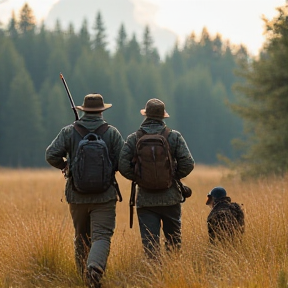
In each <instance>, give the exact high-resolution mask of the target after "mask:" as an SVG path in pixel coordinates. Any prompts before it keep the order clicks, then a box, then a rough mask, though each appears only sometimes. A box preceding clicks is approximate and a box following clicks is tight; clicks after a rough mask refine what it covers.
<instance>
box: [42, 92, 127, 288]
mask: <svg viewBox="0 0 288 288" xmlns="http://www.w3.org/2000/svg"><path fill="white" fill-rule="evenodd" d="M111 106H112V104H106V103H104V101H103V97H102V96H101V95H100V94H89V95H87V96H85V98H84V103H83V105H82V106H76V108H77V109H78V110H81V111H83V112H84V114H83V116H82V117H81V118H80V119H79V120H78V121H76V122H75V123H74V124H70V125H68V126H66V127H64V128H62V130H61V131H60V133H59V134H58V135H57V137H56V138H55V139H54V140H53V141H52V143H51V144H50V145H49V146H48V148H47V149H46V161H47V162H48V163H49V164H50V165H52V166H53V167H56V168H58V169H60V170H62V171H63V172H65V173H66V178H67V183H66V189H65V196H66V200H67V202H68V204H69V209H70V213H71V216H72V220H73V224H74V228H75V239H74V244H75V260H76V266H77V269H78V272H79V273H80V274H81V276H82V277H83V279H85V278H86V277H87V281H88V284H89V285H90V287H100V279H101V277H102V275H103V273H104V271H105V268H106V263H107V258H108V255H109V250H110V242H111V237H112V235H113V233H114V229H115V215H116V214H115V209H116V202H117V189H116V187H117V185H116V184H117V183H116V182H115V181H116V180H115V172H116V171H117V170H118V159H119V154H120V151H121V148H122V146H123V144H124V140H123V138H122V136H121V134H120V133H119V131H118V130H117V129H116V128H115V127H113V126H111V125H107V124H105V123H106V122H105V121H104V119H103V116H102V112H103V111H105V110H106V109H108V108H110V107H111ZM77 127H78V128H79V127H81V129H80V130H79V129H77ZM83 127H84V128H83ZM99 127H100V128H101V127H106V128H105V129H102V132H101V138H102V140H104V142H105V144H106V145H107V148H108V154H109V158H110V160H109V161H110V162H108V163H110V164H111V165H112V173H111V174H112V177H111V182H109V183H108V185H107V187H105V189H103V190H102V189H101V190H100V189H99V188H95V189H94V188H93V187H92V190H91V189H90V190H89V193H83V191H82V192H80V191H79V190H78V188H76V187H75V185H74V184H75V183H74V182H75V181H73V177H72V176H73V172H74V169H76V168H75V167H76V165H77V159H76V158H77V157H75V156H76V153H77V152H78V144H79V143H80V141H81V140H82V138H83V135H81V134H82V133H81V131H82V132H83V130H84V131H87V133H88V132H94V131H95V130H96V129H97V128H99ZM100 128H99V130H100ZM99 130H98V131H99ZM95 133H96V134H97V131H96V132H95ZM99 133H100V132H99ZM93 135H94V134H93ZM98 135H99V134H98ZM84 139H85V138H84ZM82 141H83V140H82ZM105 144H104V145H105ZM96 160H98V159H96ZM90 170H93V169H90ZM85 173H86V174H89V173H90V174H91V173H93V171H85ZM75 177H76V175H75ZM94 178H96V177H94ZM98 178H99V177H98ZM113 184H114V185H113ZM84 192H85V191H84ZM87 254H88V255H87ZM86 261H87V263H86Z"/></svg>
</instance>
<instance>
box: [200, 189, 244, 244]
mask: <svg viewBox="0 0 288 288" xmlns="http://www.w3.org/2000/svg"><path fill="white" fill-rule="evenodd" d="M206 205H208V206H210V207H211V212H210V213H209V215H208V217H207V227H208V234H209V240H210V242H211V243H213V244H215V243H216V241H222V242H223V241H231V240H233V239H234V237H235V236H236V235H238V236H241V235H242V234H243V233H244V227H245V225H244V212H243V210H242V208H241V206H240V205H239V204H238V203H235V202H231V198H230V197H227V193H226V190H225V189H224V188H223V187H214V188H213V189H212V190H211V191H210V192H209V193H208V194H207V200H206Z"/></svg>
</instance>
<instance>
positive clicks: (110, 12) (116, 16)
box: [45, 0, 177, 56]
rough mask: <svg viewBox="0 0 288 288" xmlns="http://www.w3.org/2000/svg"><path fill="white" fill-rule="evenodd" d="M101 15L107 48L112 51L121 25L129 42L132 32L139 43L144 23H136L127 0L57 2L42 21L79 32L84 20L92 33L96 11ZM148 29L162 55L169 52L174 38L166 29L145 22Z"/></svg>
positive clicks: (130, 3)
mask: <svg viewBox="0 0 288 288" xmlns="http://www.w3.org/2000/svg"><path fill="white" fill-rule="evenodd" d="M99 11H100V12H101V15H102V18H103V22H104V25H105V28H106V33H107V40H108V42H109V45H110V46H109V49H110V50H111V51H113V50H114V47H115V43H116V38H117V35H118V31H119V28H120V25H121V24H122V23H123V24H124V26H125V29H126V32H127V34H128V38H129V39H130V38H131V36H132V34H133V33H135V34H136V37H137V40H138V42H141V41H142V39H143V32H144V27H145V25H144V24H141V23H140V22H139V21H137V14H136V10H135V7H134V5H133V3H132V2H131V1H130V0H60V1H59V2H57V3H56V4H55V5H54V6H53V8H52V9H51V11H50V12H49V14H48V16H47V17H46V19H45V24H46V26H47V27H49V28H54V27H55V24H56V20H57V19H58V20H59V21H60V23H61V26H62V29H67V28H68V25H69V24H70V23H72V24H73V25H74V27H75V30H76V31H79V29H80V27H81V26H82V23H83V21H84V19H86V20H87V21H88V28H89V30H90V32H91V33H93V30H92V27H93V26H94V25H95V20H96V16H97V13H98V12H99ZM147 24H148V25H149V27H150V30H151V34H152V36H153V39H154V45H155V46H156V47H157V49H158V51H159V53H160V55H161V56H164V55H165V54H166V53H167V52H169V51H171V50H172V48H173V46H174V44H175V42H176V37H177V36H176V35H175V34H174V33H172V32H170V31H168V30H166V29H161V28H159V27H157V26H155V25H153V24H152V23H151V24H149V23H147Z"/></svg>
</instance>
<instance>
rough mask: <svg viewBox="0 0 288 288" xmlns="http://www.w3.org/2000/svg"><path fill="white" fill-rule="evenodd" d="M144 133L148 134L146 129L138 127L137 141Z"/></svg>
mask: <svg viewBox="0 0 288 288" xmlns="http://www.w3.org/2000/svg"><path fill="white" fill-rule="evenodd" d="M144 134H147V132H146V131H144V130H143V129H141V128H140V129H138V130H137V131H136V141H138V140H139V139H140V138H141V137H142V136H143V135H144Z"/></svg>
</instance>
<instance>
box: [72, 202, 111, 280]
mask: <svg viewBox="0 0 288 288" xmlns="http://www.w3.org/2000/svg"><path fill="white" fill-rule="evenodd" d="M69 209H70V213H71V216H72V220H73V224H74V228H75V239H74V244H75V261H76V266H77V270H78V272H79V273H80V274H81V276H82V277H84V276H85V275H84V272H85V270H86V265H87V266H88V265H89V264H93V265H94V266H96V267H100V268H101V269H102V270H105V268H106V263H107V259H108V255H109V252H110V244H111V238H112V236H113V234H114V229H115V218H116V211H115V210H116V200H112V201H109V202H107V203H94V204H93V203H91V204H69ZM86 261H87V263H86Z"/></svg>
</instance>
